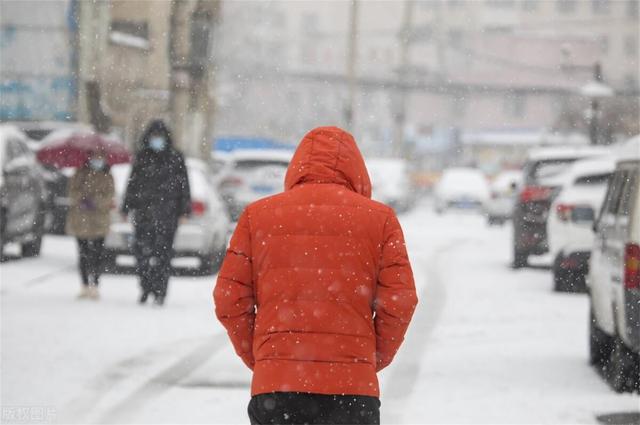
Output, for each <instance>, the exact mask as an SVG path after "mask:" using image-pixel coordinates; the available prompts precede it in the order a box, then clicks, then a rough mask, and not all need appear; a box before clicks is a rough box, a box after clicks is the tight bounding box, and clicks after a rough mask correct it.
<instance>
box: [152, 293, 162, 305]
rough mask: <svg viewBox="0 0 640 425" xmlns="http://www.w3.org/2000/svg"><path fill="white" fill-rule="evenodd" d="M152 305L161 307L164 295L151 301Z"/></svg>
mask: <svg viewBox="0 0 640 425" xmlns="http://www.w3.org/2000/svg"><path fill="white" fill-rule="evenodd" d="M153 304H154V305H157V306H158V307H162V306H163V305H164V295H156V298H155V299H154V300H153Z"/></svg>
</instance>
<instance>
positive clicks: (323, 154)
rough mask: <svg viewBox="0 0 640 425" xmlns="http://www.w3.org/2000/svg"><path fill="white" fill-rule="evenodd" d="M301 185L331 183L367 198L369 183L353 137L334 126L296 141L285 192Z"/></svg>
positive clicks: (369, 194) (312, 131)
mask: <svg viewBox="0 0 640 425" xmlns="http://www.w3.org/2000/svg"><path fill="white" fill-rule="evenodd" d="M304 183H335V184H340V185H343V186H346V187H347V188H349V189H350V190H353V191H354V192H357V193H359V194H360V195H363V196H366V197H367V198H371V180H370V179H369V173H368V172H367V167H366V166H365V164H364V159H363V158H362V154H361V153H360V149H358V146H357V145H356V141H355V140H354V139H353V136H352V135H351V134H349V133H348V132H346V131H344V130H342V129H340V128H338V127H318V128H316V129H313V130H311V131H310V132H308V133H307V134H306V135H305V136H304V137H303V138H302V141H300V144H299V145H298V149H297V150H296V153H295V154H294V155H293V159H292V160H291V163H290V164H289V168H288V169H287V175H286V177H285V180H284V186H285V189H286V190H290V189H292V188H293V187H295V186H297V185H299V184H304Z"/></svg>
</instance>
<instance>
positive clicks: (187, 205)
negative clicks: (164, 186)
mask: <svg viewBox="0 0 640 425" xmlns="http://www.w3.org/2000/svg"><path fill="white" fill-rule="evenodd" d="M178 193H179V195H178V196H179V199H178V213H179V215H189V214H191V188H190V187H189V174H188V173H187V166H186V164H185V161H184V156H183V155H182V154H179V155H178Z"/></svg>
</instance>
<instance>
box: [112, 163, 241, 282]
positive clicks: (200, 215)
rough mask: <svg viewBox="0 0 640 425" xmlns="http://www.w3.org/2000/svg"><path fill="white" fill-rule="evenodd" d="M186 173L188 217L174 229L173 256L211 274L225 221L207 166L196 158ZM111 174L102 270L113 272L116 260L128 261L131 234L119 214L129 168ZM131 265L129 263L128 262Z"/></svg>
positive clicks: (226, 228) (116, 168) (223, 247)
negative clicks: (112, 185)
mask: <svg viewBox="0 0 640 425" xmlns="http://www.w3.org/2000/svg"><path fill="white" fill-rule="evenodd" d="M186 164H187V173H188V175H189V185H190V188H191V209H192V214H191V216H190V217H189V218H188V219H187V220H186V222H183V223H181V224H180V225H179V226H178V230H177V232H176V237H175V242H174V245H173V248H174V257H180V258H186V257H189V258H195V259H197V261H198V265H199V271H200V272H201V273H203V274H211V273H213V272H214V271H215V269H216V268H217V266H218V265H219V263H220V262H221V260H222V257H223V256H224V253H225V250H226V247H227V239H228V234H229V218H228V215H227V211H226V209H225V207H224V204H223V202H222V200H221V199H220V197H219V194H218V192H217V191H216V189H215V185H214V184H213V182H212V181H211V177H210V174H209V171H208V166H207V165H206V164H205V163H204V162H202V161H200V160H196V159H191V158H189V159H187V161H186ZM111 172H112V174H113V178H114V182H115V189H116V202H115V203H114V208H113V211H112V220H111V228H110V232H109V234H108V235H107V238H106V239H105V247H106V252H107V261H106V268H107V269H108V270H115V269H117V268H118V266H119V264H120V263H119V262H118V259H119V258H118V257H121V256H127V257H129V258H130V259H131V260H132V261H133V259H132V258H131V257H132V256H133V243H134V232H133V225H132V224H131V222H130V221H129V220H126V221H123V220H122V217H121V215H120V213H119V211H120V205H121V203H122V200H123V198H124V193H125V191H126V186H127V181H128V179H129V174H130V172H131V165H128V164H122V165H115V166H113V167H112V168H111ZM132 264H133V263H132Z"/></svg>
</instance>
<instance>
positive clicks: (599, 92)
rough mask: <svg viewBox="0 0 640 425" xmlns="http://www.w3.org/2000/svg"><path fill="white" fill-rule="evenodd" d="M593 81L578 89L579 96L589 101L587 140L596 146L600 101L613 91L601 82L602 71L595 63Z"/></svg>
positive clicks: (609, 95) (598, 130)
mask: <svg viewBox="0 0 640 425" xmlns="http://www.w3.org/2000/svg"><path fill="white" fill-rule="evenodd" d="M593 71H594V74H593V80H592V81H589V82H588V83H587V84H585V85H584V86H582V87H581V88H580V94H581V95H583V96H585V97H588V98H589V99H591V108H590V109H589V116H588V118H589V140H590V141H591V144H592V145H597V144H598V134H599V132H600V129H599V128H598V124H599V123H598V114H599V113H600V99H604V98H606V97H611V96H613V94H614V93H613V89H612V88H611V87H609V86H607V85H606V84H604V82H603V81H602V71H601V68H600V63H596V64H595V65H594V67H593Z"/></svg>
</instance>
